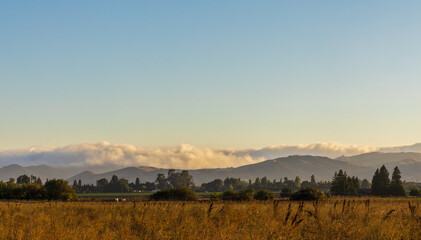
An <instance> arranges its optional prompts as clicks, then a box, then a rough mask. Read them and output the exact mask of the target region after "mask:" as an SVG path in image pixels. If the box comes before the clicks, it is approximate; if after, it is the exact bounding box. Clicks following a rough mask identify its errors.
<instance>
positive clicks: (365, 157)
mask: <svg viewBox="0 0 421 240" xmlns="http://www.w3.org/2000/svg"><path fill="white" fill-rule="evenodd" d="M336 160H339V161H344V162H348V163H350V164H354V165H358V166H366V167H370V166H371V167H380V166H381V165H383V164H395V165H400V164H408V163H409V162H413V163H414V162H421V153H416V152H400V153H383V152H372V153H364V154H360V155H356V156H352V157H339V158H337V159H336ZM420 170H421V169H420Z"/></svg>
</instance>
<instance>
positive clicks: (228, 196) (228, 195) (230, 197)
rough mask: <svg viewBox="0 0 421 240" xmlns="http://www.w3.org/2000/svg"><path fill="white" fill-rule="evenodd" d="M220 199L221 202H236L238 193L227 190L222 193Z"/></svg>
mask: <svg viewBox="0 0 421 240" xmlns="http://www.w3.org/2000/svg"><path fill="white" fill-rule="evenodd" d="M221 198H222V200H227V201H236V200H238V193H237V192H236V191H234V190H228V191H225V192H223V193H222V195H221Z"/></svg>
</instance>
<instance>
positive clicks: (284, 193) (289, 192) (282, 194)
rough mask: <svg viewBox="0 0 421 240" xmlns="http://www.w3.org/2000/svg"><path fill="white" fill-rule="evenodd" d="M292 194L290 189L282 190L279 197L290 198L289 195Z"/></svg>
mask: <svg viewBox="0 0 421 240" xmlns="http://www.w3.org/2000/svg"><path fill="white" fill-rule="evenodd" d="M292 194H293V191H292V189H291V188H288V187H287V188H284V189H282V191H281V194H280V195H281V197H288V198H289V197H291V195H292Z"/></svg>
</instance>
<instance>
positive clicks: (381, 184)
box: [371, 165, 390, 196]
mask: <svg viewBox="0 0 421 240" xmlns="http://www.w3.org/2000/svg"><path fill="white" fill-rule="evenodd" d="M389 184H390V179H389V172H388V171H387V169H386V167H385V166H384V165H383V166H382V167H381V168H380V170H379V169H377V170H376V172H375V173H374V176H373V181H372V184H371V194H373V195H376V196H386V195H388V193H389Z"/></svg>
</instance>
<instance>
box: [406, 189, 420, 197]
mask: <svg viewBox="0 0 421 240" xmlns="http://www.w3.org/2000/svg"><path fill="white" fill-rule="evenodd" d="M409 195H411V196H413V197H419V196H421V191H420V190H418V189H416V188H413V189H411V191H409Z"/></svg>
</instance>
